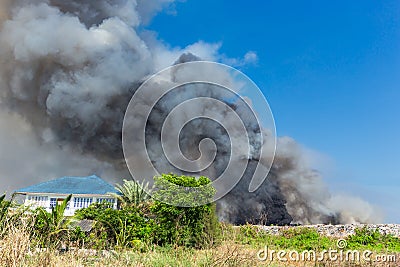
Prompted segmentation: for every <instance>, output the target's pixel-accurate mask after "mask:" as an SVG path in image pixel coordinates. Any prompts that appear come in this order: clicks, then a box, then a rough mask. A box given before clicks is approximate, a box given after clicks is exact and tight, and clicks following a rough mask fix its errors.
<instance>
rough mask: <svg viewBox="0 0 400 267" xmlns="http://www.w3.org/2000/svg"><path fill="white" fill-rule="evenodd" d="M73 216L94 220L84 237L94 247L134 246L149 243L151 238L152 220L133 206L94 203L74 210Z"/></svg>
mask: <svg viewBox="0 0 400 267" xmlns="http://www.w3.org/2000/svg"><path fill="white" fill-rule="evenodd" d="M75 216H76V218H77V219H88V220H94V221H96V222H95V224H94V227H93V230H92V231H91V232H90V234H89V236H87V238H86V239H87V240H86V244H87V245H90V242H92V245H93V246H95V247H101V245H103V247H111V246H117V247H135V246H137V244H138V243H140V242H146V243H150V242H151V241H152V240H153V232H154V231H153V228H154V222H153V220H152V219H150V218H146V216H145V215H144V214H143V212H142V211H141V210H139V209H138V208H136V207H133V206H126V207H124V209H121V210H115V209H112V208H110V207H109V206H108V205H106V204H98V203H95V204H92V205H91V206H90V207H88V208H85V209H81V210H78V211H76V213H75ZM75 231H77V233H75V234H76V235H77V236H79V235H81V233H79V231H78V230H75ZM93 241H94V242H95V243H93Z"/></svg>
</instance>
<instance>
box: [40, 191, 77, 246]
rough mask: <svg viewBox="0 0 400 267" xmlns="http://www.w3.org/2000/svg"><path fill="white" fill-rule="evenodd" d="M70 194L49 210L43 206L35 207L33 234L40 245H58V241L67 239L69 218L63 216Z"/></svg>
mask: <svg viewBox="0 0 400 267" xmlns="http://www.w3.org/2000/svg"><path fill="white" fill-rule="evenodd" d="M71 197H72V195H69V196H68V197H67V198H65V199H64V200H63V202H62V203H61V205H59V204H58V203H57V204H56V206H55V207H52V209H51V212H47V211H46V210H45V209H44V208H42V207H40V208H37V209H36V210H35V211H36V221H35V225H34V232H33V234H34V235H35V236H36V237H37V238H38V240H40V245H42V246H51V245H54V246H58V245H59V244H60V242H63V241H67V240H68V239H69V236H68V234H69V231H70V228H69V225H70V223H71V218H68V217H65V216H64V212H65V210H66V208H67V205H68V202H69V201H70V200H71Z"/></svg>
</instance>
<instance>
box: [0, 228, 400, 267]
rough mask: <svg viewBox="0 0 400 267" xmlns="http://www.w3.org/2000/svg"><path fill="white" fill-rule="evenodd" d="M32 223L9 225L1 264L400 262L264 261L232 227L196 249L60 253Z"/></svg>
mask: <svg viewBox="0 0 400 267" xmlns="http://www.w3.org/2000/svg"><path fill="white" fill-rule="evenodd" d="M29 229H30V227H29V224H19V225H17V226H14V225H12V224H11V225H9V227H8V229H7V232H8V234H7V235H5V236H4V237H3V239H2V240H0V266H5V267H15V266H35V267H36V266H46V267H47V266H54V267H56V266H63V267H78V266H96V267H97V266H98V267H100V266H115V267H123V266H140V267H142V266H143V267H145V266H156V267H157V266H159V267H164V266H171V267H180V266H182V267H186V266H204V267H205V266H207V267H208V266H212V267H217V266H227V267H228V266H229V267H230V266H233V267H235V266H237V267H242V266H243V267H246V266H326V267H336V266H399V265H400V254H399V255H397V261H396V262H391V263H390V264H389V263H381V264H379V263H376V262H372V263H366V262H364V263H359V262H353V263H352V262H345V261H341V262H340V261H336V262H329V261H321V262H306V261H300V262H296V261H287V262H282V261H278V260H274V261H272V262H271V261H268V260H267V261H260V260H258V259H257V252H258V251H259V249H262V248H261V247H256V246H254V244H253V245H248V244H240V243H237V242H235V240H237V238H238V235H239V232H238V231H237V229H236V230H235V229H233V228H232V227H226V228H225V229H224V230H223V237H222V239H223V241H222V242H221V243H220V244H219V245H217V246H215V247H213V248H210V249H203V250H196V249H188V248H182V247H178V248H173V247H171V248H165V247H152V248H148V250H147V251H145V252H140V251H134V250H121V251H117V252H115V251H95V250H74V251H69V252H66V253H59V252H58V251H56V250H49V251H46V250H44V251H40V252H39V251H37V250H36V249H33V248H34V247H35V244H32V242H31V240H30V239H29Z"/></svg>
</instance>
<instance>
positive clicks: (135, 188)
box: [115, 180, 151, 207]
mask: <svg viewBox="0 0 400 267" xmlns="http://www.w3.org/2000/svg"><path fill="white" fill-rule="evenodd" d="M115 188H116V189H117V190H118V191H119V192H120V193H121V195H116V196H117V198H118V199H119V200H120V201H121V204H122V206H135V207H137V206H139V205H140V204H141V203H143V202H145V201H146V200H149V199H150V195H149V194H148V193H147V192H149V191H151V190H150V189H149V187H148V183H144V182H143V183H140V184H139V183H138V182H136V181H134V180H124V183H123V184H122V185H119V184H117V185H116V186H115Z"/></svg>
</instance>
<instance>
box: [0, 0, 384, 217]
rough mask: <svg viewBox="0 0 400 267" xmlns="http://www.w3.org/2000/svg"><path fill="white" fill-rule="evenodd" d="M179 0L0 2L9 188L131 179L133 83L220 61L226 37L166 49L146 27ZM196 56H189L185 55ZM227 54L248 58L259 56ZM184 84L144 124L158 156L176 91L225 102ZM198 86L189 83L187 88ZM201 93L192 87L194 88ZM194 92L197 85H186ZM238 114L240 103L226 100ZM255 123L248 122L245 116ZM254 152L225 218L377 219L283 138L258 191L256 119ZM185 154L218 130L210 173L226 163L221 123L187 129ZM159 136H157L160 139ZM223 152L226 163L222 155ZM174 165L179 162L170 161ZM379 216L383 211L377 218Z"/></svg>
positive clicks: (223, 209) (0, 120) (1, 115)
mask: <svg viewBox="0 0 400 267" xmlns="http://www.w3.org/2000/svg"><path fill="white" fill-rule="evenodd" d="M172 2H173V1H172V0H141V1H140V0H137V1H136V0H97V1H91V0H73V1H71V0H70V1H61V0H14V1H8V0H2V2H1V3H0V149H1V154H0V179H1V186H2V187H3V188H5V189H8V190H13V189H16V188H17V187H20V186H25V185H29V184H32V183H35V182H38V181H43V180H47V179H50V178H54V177H57V176H63V175H88V174H91V173H93V172H95V173H97V174H99V175H102V176H103V177H104V178H107V179H109V180H111V181H119V180H121V178H124V177H127V175H128V172H127V170H126V166H125V164H124V160H123V157H122V150H121V128H122V120H123V116H124V112H125V109H126V106H127V104H128V101H129V100H130V98H131V96H132V95H133V94H134V92H135V90H136V88H138V86H139V85H140V84H141V83H142V82H143V81H144V80H145V79H146V77H148V76H149V75H151V74H153V73H155V72H156V71H158V70H160V69H161V68H164V67H167V66H168V65H171V64H173V63H174V62H175V61H176V60H178V61H177V62H186V61H193V60H197V59H199V58H202V59H205V60H221V59H223V58H224V57H223V56H221V55H219V54H218V49H219V46H220V45H219V44H207V43H204V42H198V43H195V44H193V45H190V46H188V47H185V48H169V47H168V45H166V44H163V43H162V42H160V41H158V40H157V38H156V37H155V35H154V34H152V33H150V32H142V33H139V30H138V28H139V27H140V26H143V25H145V24H146V23H147V22H148V21H149V20H150V19H151V17H152V16H153V15H154V14H156V13H157V12H158V11H160V10H161V9H162V8H163V7H165V6H168V4H171V3H172ZM189 52H190V53H189ZM250 53H251V56H249V55H250V54H249V53H248V54H247V56H245V57H244V59H234V60H232V59H231V60H229V61H230V62H239V65H242V64H244V63H246V62H251V61H254V60H255V59H256V54H254V53H253V52H250ZM188 89H190V88H187V89H186V90H183V91H180V93H179V91H177V92H176V93H175V95H170V96H167V97H166V98H165V99H164V100H163V102H162V103H160V104H159V105H158V106H157V107H156V110H155V112H153V113H152V116H151V118H150V120H149V126H148V129H147V133H148V134H149V141H148V145H149V148H150V154H151V153H153V157H154V159H157V160H155V163H156V165H157V164H158V165H159V167H163V168H169V167H171V166H169V165H168V164H167V162H166V159H165V158H163V156H162V153H161V154H160V150H159V149H160V147H159V145H158V144H159V125H160V121H162V120H163V119H164V118H165V116H166V114H168V111H169V110H170V109H171V107H172V106H173V104H174V101H173V100H174V99H175V101H176V100H177V99H178V100H179V99H181V100H182V99H185V98H189V97H195V96H199V95H208V96H212V97H216V98H221V95H220V94H219V93H216V92H215V90H213V89H210V88H209V89H208V90H188ZM192 89H193V88H192ZM194 89H196V88H194ZM188 92H192V93H190V94H189V93H188ZM230 105H231V107H232V108H233V109H234V110H236V111H237V112H238V113H239V114H240V115H241V116H251V115H249V110H248V109H246V105H245V103H241V102H235V103H230ZM250 121H251V120H250ZM246 129H247V130H248V132H249V133H250V134H249V135H250V140H252V144H253V151H252V155H244V157H245V158H244V159H243V160H247V161H248V162H249V166H248V168H247V169H246V174H245V177H244V179H243V180H242V181H241V182H240V183H239V184H238V185H237V187H235V189H234V190H233V191H232V192H231V193H230V194H229V195H227V196H226V197H224V198H223V199H221V200H220V201H219V202H218V212H219V215H220V217H221V219H222V220H226V221H230V222H233V223H237V224H240V223H245V222H246V221H251V222H254V223H275V224H287V223H290V222H291V221H293V222H300V223H321V222H322V223H328V222H332V223H338V222H372V221H373V220H379V217H377V216H376V212H375V211H374V209H373V208H372V207H371V206H370V205H369V204H368V203H366V202H364V201H362V200H360V199H356V198H351V197H348V196H346V197H344V196H330V194H329V192H328V191H327V188H326V186H325V185H324V184H323V182H322V178H321V177H320V175H319V174H318V173H317V172H316V171H313V170H312V169H310V168H309V166H307V164H305V162H303V160H302V158H303V154H302V151H301V149H300V147H299V146H298V145H297V144H296V142H295V141H293V140H292V139H290V138H288V137H284V138H280V139H279V140H278V149H277V155H276V159H275V162H274V164H273V167H272V171H271V173H270V175H269V177H268V179H267V180H266V182H264V184H263V185H262V186H261V187H260V188H259V189H258V190H257V191H256V192H254V193H249V192H248V190H247V189H248V183H249V181H248V179H249V178H248V177H250V176H251V173H252V172H254V165H255V162H256V161H262V160H263V159H260V158H259V157H258V154H259V147H258V148H257V145H256V144H257V142H256V141H257V138H258V137H259V135H261V134H262V135H265V136H266V137H267V138H268V132H267V131H266V130H265V129H260V128H258V127H257V126H255V125H252V124H251V123H250V124H249V125H246ZM182 132H183V136H182V137H181V140H180V142H181V144H182V150H183V153H184V154H185V155H187V156H188V157H193V158H196V157H197V156H198V155H197V154H198V150H197V147H198V144H199V142H200V140H202V139H203V138H205V137H210V138H212V139H213V140H214V141H215V143H216V145H217V147H218V152H217V155H218V157H217V158H218V159H217V160H216V162H215V163H214V164H213V165H212V168H210V169H208V170H207V171H206V173H205V174H207V175H209V176H210V177H214V176H215V175H218V174H219V173H220V172H221V171H223V169H224V167H226V156H227V155H229V153H228V151H229V146H228V145H227V144H228V143H229V142H227V140H226V135H225V134H224V132H223V129H222V127H220V126H219V125H217V124H215V123H213V122H210V121H206V120H202V121H194V122H193V123H191V124H190V127H186V128H184V129H183V131H182ZM153 141H154V142H153ZM219 158H221V159H219ZM171 170H173V171H176V170H175V169H171ZM377 218H378V219H377Z"/></svg>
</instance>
